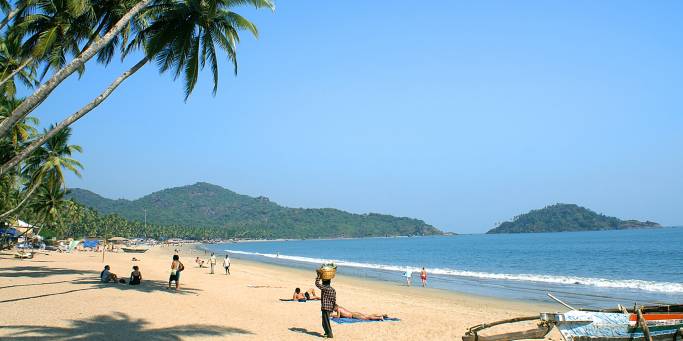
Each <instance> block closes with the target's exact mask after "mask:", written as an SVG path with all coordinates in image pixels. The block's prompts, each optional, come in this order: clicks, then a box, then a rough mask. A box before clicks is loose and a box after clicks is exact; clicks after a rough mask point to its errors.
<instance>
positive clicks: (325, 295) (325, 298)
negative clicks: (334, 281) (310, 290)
mask: <svg viewBox="0 0 683 341" xmlns="http://www.w3.org/2000/svg"><path fill="white" fill-rule="evenodd" d="M315 286H316V287H318V289H320V311H321V313H322V319H323V330H324V331H325V337H328V338H332V326H330V313H332V312H333V311H334V310H335V308H336V307H337V292H336V291H335V290H334V288H333V287H331V286H330V280H329V279H326V280H323V281H322V284H321V283H320V272H318V276H317V277H316V278H315Z"/></svg>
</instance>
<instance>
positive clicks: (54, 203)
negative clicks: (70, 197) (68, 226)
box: [28, 177, 68, 234]
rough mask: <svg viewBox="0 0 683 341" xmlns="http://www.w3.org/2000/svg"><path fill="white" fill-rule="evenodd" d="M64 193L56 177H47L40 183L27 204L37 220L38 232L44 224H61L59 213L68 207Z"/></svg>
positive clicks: (52, 225) (64, 190)
mask: <svg viewBox="0 0 683 341" xmlns="http://www.w3.org/2000/svg"><path fill="white" fill-rule="evenodd" d="M66 193H67V191H66V189H64V188H62V185H61V184H60V183H59V180H58V179H57V178H56V177H48V179H47V180H46V181H44V182H43V183H41V184H40V186H39V187H38V190H37V191H36V194H35V195H34V196H33V198H32V199H31V203H30V204H29V206H28V208H29V209H30V210H31V212H32V213H33V214H35V218H36V219H37V221H38V222H39V224H38V226H39V229H38V234H40V230H41V229H42V228H43V227H44V226H50V227H55V225H60V226H62V225H63V224H61V214H62V213H63V211H65V210H66V209H67V208H68V205H67V201H66V200H65V195H66ZM62 227H63V226H62Z"/></svg>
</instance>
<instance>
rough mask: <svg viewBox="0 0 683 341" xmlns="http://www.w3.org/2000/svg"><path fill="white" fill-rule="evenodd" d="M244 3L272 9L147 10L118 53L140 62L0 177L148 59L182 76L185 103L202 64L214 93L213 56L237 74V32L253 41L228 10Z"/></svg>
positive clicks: (199, 1) (212, 2)
mask: <svg viewBox="0 0 683 341" xmlns="http://www.w3.org/2000/svg"><path fill="white" fill-rule="evenodd" d="M244 3H249V4H252V5H254V6H255V7H257V8H263V7H266V8H270V9H274V4H273V2H272V1H271V0H183V1H177V0H175V1H174V0H166V1H159V2H158V3H156V4H155V5H154V6H150V7H149V8H148V9H146V10H145V11H144V12H143V14H142V15H143V17H144V18H145V20H147V21H148V23H147V24H144V23H142V24H140V25H144V26H142V27H141V28H140V30H139V32H138V34H137V35H136V37H135V38H133V39H132V41H131V43H130V44H129V45H128V46H127V47H126V49H125V51H124V55H128V54H129V53H130V52H131V51H134V50H135V49H137V48H141V49H143V51H144V52H145V53H144V56H143V57H142V59H141V60H140V61H138V62H137V63H136V64H135V65H134V66H133V67H132V68H130V69H129V70H128V71H126V72H124V73H123V74H121V75H120V76H119V77H118V78H116V79H115V80H114V82H112V83H111V84H110V85H109V87H107V88H106V89H105V90H104V91H103V92H102V93H101V94H100V95H99V96H97V97H96V98H95V99H94V100H93V101H91V102H90V103H88V104H87V105H85V106H84V107H83V108H81V109H80V110H78V111H77V112H75V113H73V114H72V115H71V116H69V117H67V118H66V119H64V120H63V121H62V122H60V123H59V124H57V125H56V126H54V128H53V129H51V130H50V131H49V132H47V133H46V134H45V135H44V136H43V137H41V138H39V139H37V140H36V141H35V142H33V143H31V144H30V145H29V146H28V147H26V148H25V149H24V150H23V151H22V152H21V153H19V154H18V155H17V156H16V157H14V158H13V159H12V160H10V161H9V162H6V163H4V164H3V165H2V166H0V175H2V174H3V173H4V172H5V171H7V170H8V169H10V168H11V167H14V166H16V165H17V164H18V163H19V162H21V161H22V160H23V159H25V158H26V157H28V155H30V153H32V152H33V150H35V149H36V148H38V147H39V146H40V145H41V144H42V143H43V142H44V141H45V140H47V139H49V138H51V136H53V135H54V134H57V133H58V132H59V131H60V130H61V129H64V128H66V127H68V126H70V125H71V124H73V123H74V122H76V121H77V120H78V119H80V118H81V117H83V116H84V115H86V114H87V113H89V112H90V111H91V110H92V109H94V108H96V107H97V106H98V105H100V103H102V102H103V101H104V100H105V99H107V97H109V95H110V94H111V93H112V92H114V90H116V88H117V87H118V86H119V85H120V84H121V83H122V82H123V81H125V80H126V79H127V78H128V77H130V76H131V75H133V74H135V73H136V72H137V71H138V70H140V69H141V68H142V67H143V66H145V65H146V64H148V63H149V61H150V60H155V61H156V63H157V65H158V66H159V69H160V70H161V72H165V71H171V72H173V74H174V77H175V78H178V77H179V76H180V75H183V78H184V81H185V99H186V100H187V98H188V97H189V96H190V94H191V93H192V91H193V90H194V88H195V85H196V84H197V80H198V78H199V72H200V71H201V70H202V69H203V68H204V66H206V65H207V64H208V65H209V67H210V68H211V73H212V76H213V85H214V87H213V93H214V94H215V93H216V91H217V90H218V57H217V55H218V51H219V50H223V51H224V52H225V53H226V55H227V56H228V59H229V60H230V61H231V62H232V64H233V68H234V72H235V73H237V53H236V47H237V44H238V43H239V39H240V38H239V33H238V32H239V31H241V30H246V31H249V32H251V33H252V34H253V35H254V36H256V37H258V30H257V28H256V26H255V25H254V24H253V23H251V22H250V21H249V20H247V19H246V18H244V17H242V16H241V15H239V14H237V13H235V12H233V11H231V9H232V8H234V7H235V6H239V5H243V4H244ZM112 53H113V52H112ZM105 58H106V56H105ZM0 124H1V122H0Z"/></svg>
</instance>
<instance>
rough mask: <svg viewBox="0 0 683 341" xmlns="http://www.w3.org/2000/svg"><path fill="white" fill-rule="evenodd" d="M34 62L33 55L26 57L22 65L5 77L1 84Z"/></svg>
mask: <svg viewBox="0 0 683 341" xmlns="http://www.w3.org/2000/svg"><path fill="white" fill-rule="evenodd" d="M32 62H33V57H28V58H26V60H25V61H24V62H23V63H21V65H19V67H18V68H16V70H14V71H12V73H11V74H10V75H9V76H7V77H5V79H3V80H2V81H0V86H2V85H3V84H5V83H7V81H8V80H10V79H12V78H14V76H16V75H17V73H19V72H21V70H23V69H25V68H26V67H27V66H28V65H29V64H31V63H32Z"/></svg>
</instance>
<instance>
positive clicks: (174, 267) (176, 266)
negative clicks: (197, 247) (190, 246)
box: [168, 255, 185, 290]
mask: <svg viewBox="0 0 683 341" xmlns="http://www.w3.org/2000/svg"><path fill="white" fill-rule="evenodd" d="M183 270H185V266H184V265H183V263H181V262H180V256H178V255H173V262H171V276H170V277H169V278H168V288H169V289H171V282H175V290H178V287H179V286H180V272H181V271H183Z"/></svg>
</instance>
